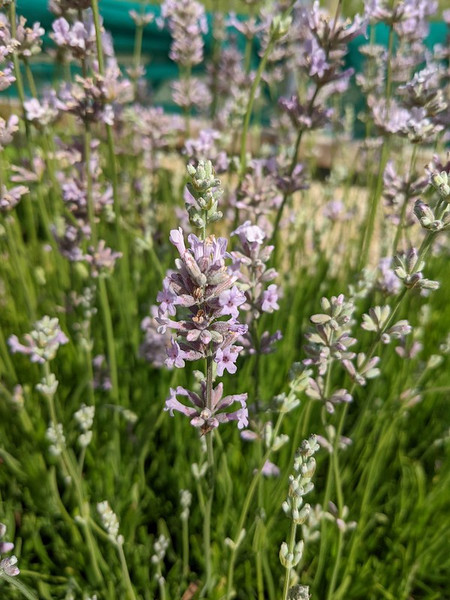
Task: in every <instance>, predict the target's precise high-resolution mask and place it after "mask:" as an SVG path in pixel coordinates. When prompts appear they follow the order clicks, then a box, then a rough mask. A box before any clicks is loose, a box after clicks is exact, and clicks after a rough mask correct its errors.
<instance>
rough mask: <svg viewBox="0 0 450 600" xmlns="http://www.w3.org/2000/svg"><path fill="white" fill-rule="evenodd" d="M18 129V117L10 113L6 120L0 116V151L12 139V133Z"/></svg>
mask: <svg viewBox="0 0 450 600" xmlns="http://www.w3.org/2000/svg"><path fill="white" fill-rule="evenodd" d="M18 129H19V117H18V116H17V115H11V116H10V117H9V119H8V120H7V121H5V119H2V118H1V117H0V151H1V150H3V149H4V148H5V147H6V146H7V145H8V144H10V143H11V142H12V140H13V135H14V133H15V132H16V131H18Z"/></svg>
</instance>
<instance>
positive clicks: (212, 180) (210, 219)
mask: <svg viewBox="0 0 450 600" xmlns="http://www.w3.org/2000/svg"><path fill="white" fill-rule="evenodd" d="M186 168H187V172H188V175H189V180H188V183H187V186H186V187H187V190H188V192H189V194H190V196H191V198H189V200H188V201H187V202H186V210H187V212H188V215H189V221H190V222H191V224H192V225H194V226H195V227H198V228H199V229H205V228H206V227H207V226H208V225H209V223H214V222H215V221H219V220H220V219H221V218H222V216H223V215H222V213H221V212H220V211H219V210H217V205H218V202H219V200H220V198H221V196H222V194H223V189H222V188H221V187H220V180H219V179H217V178H216V177H215V172H214V169H213V166H212V163H211V161H210V160H206V161H205V160H200V161H199V162H198V165H197V167H194V165H191V164H188V165H187V167H186Z"/></svg>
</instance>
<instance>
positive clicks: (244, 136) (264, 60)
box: [239, 38, 275, 185]
mask: <svg viewBox="0 0 450 600" xmlns="http://www.w3.org/2000/svg"><path fill="white" fill-rule="evenodd" d="M274 43H275V42H274V40H273V39H272V38H271V39H270V41H269V43H268V44H267V48H266V51H265V52H264V55H263V57H262V59H261V61H260V63H259V66H258V70H257V71H256V75H255V79H254V80H253V83H252V87H251V88H250V96H249V98H248V103H247V110H246V112H245V117H244V124H243V127H242V136H241V153H240V169H239V185H240V184H241V183H242V180H243V179H244V175H245V171H246V169H247V135H248V129H249V126H250V118H251V116H252V112H253V104H254V102H255V96H256V90H257V89H258V86H259V84H260V81H261V77H262V74H263V72H264V69H265V67H266V63H267V60H268V58H269V55H270V53H271V52H272V48H273V46H274Z"/></svg>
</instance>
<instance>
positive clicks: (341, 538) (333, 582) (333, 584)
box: [327, 530, 344, 600]
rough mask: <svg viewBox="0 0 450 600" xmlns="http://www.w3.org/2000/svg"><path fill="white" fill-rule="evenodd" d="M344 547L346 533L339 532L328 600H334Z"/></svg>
mask: <svg viewBox="0 0 450 600" xmlns="http://www.w3.org/2000/svg"><path fill="white" fill-rule="evenodd" d="M343 546H344V532H343V531H341V530H339V537H338V549H337V554H336V559H335V561H334V565H333V573H332V575H331V581H330V587H329V588H328V593H327V600H333V595H334V590H335V589H336V581H337V577H338V573H339V567H340V564H341V557H342V548H343Z"/></svg>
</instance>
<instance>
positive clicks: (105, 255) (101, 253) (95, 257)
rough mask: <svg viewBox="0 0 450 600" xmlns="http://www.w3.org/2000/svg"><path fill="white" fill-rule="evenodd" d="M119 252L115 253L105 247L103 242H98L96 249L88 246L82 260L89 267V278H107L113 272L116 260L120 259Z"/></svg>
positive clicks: (120, 254)
mask: <svg viewBox="0 0 450 600" xmlns="http://www.w3.org/2000/svg"><path fill="white" fill-rule="evenodd" d="M121 256H122V253H121V252H115V251H113V250H111V248H108V247H107V246H106V242H105V240H100V241H99V243H98V245H97V247H96V248H94V247H93V246H90V247H89V248H88V252H87V254H85V255H84V256H83V259H84V260H85V261H86V262H87V263H88V264H89V265H90V267H91V276H92V277H94V278H97V277H108V276H109V275H110V274H111V273H112V272H113V270H114V266H115V264H116V260H117V259H118V258H121Z"/></svg>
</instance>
